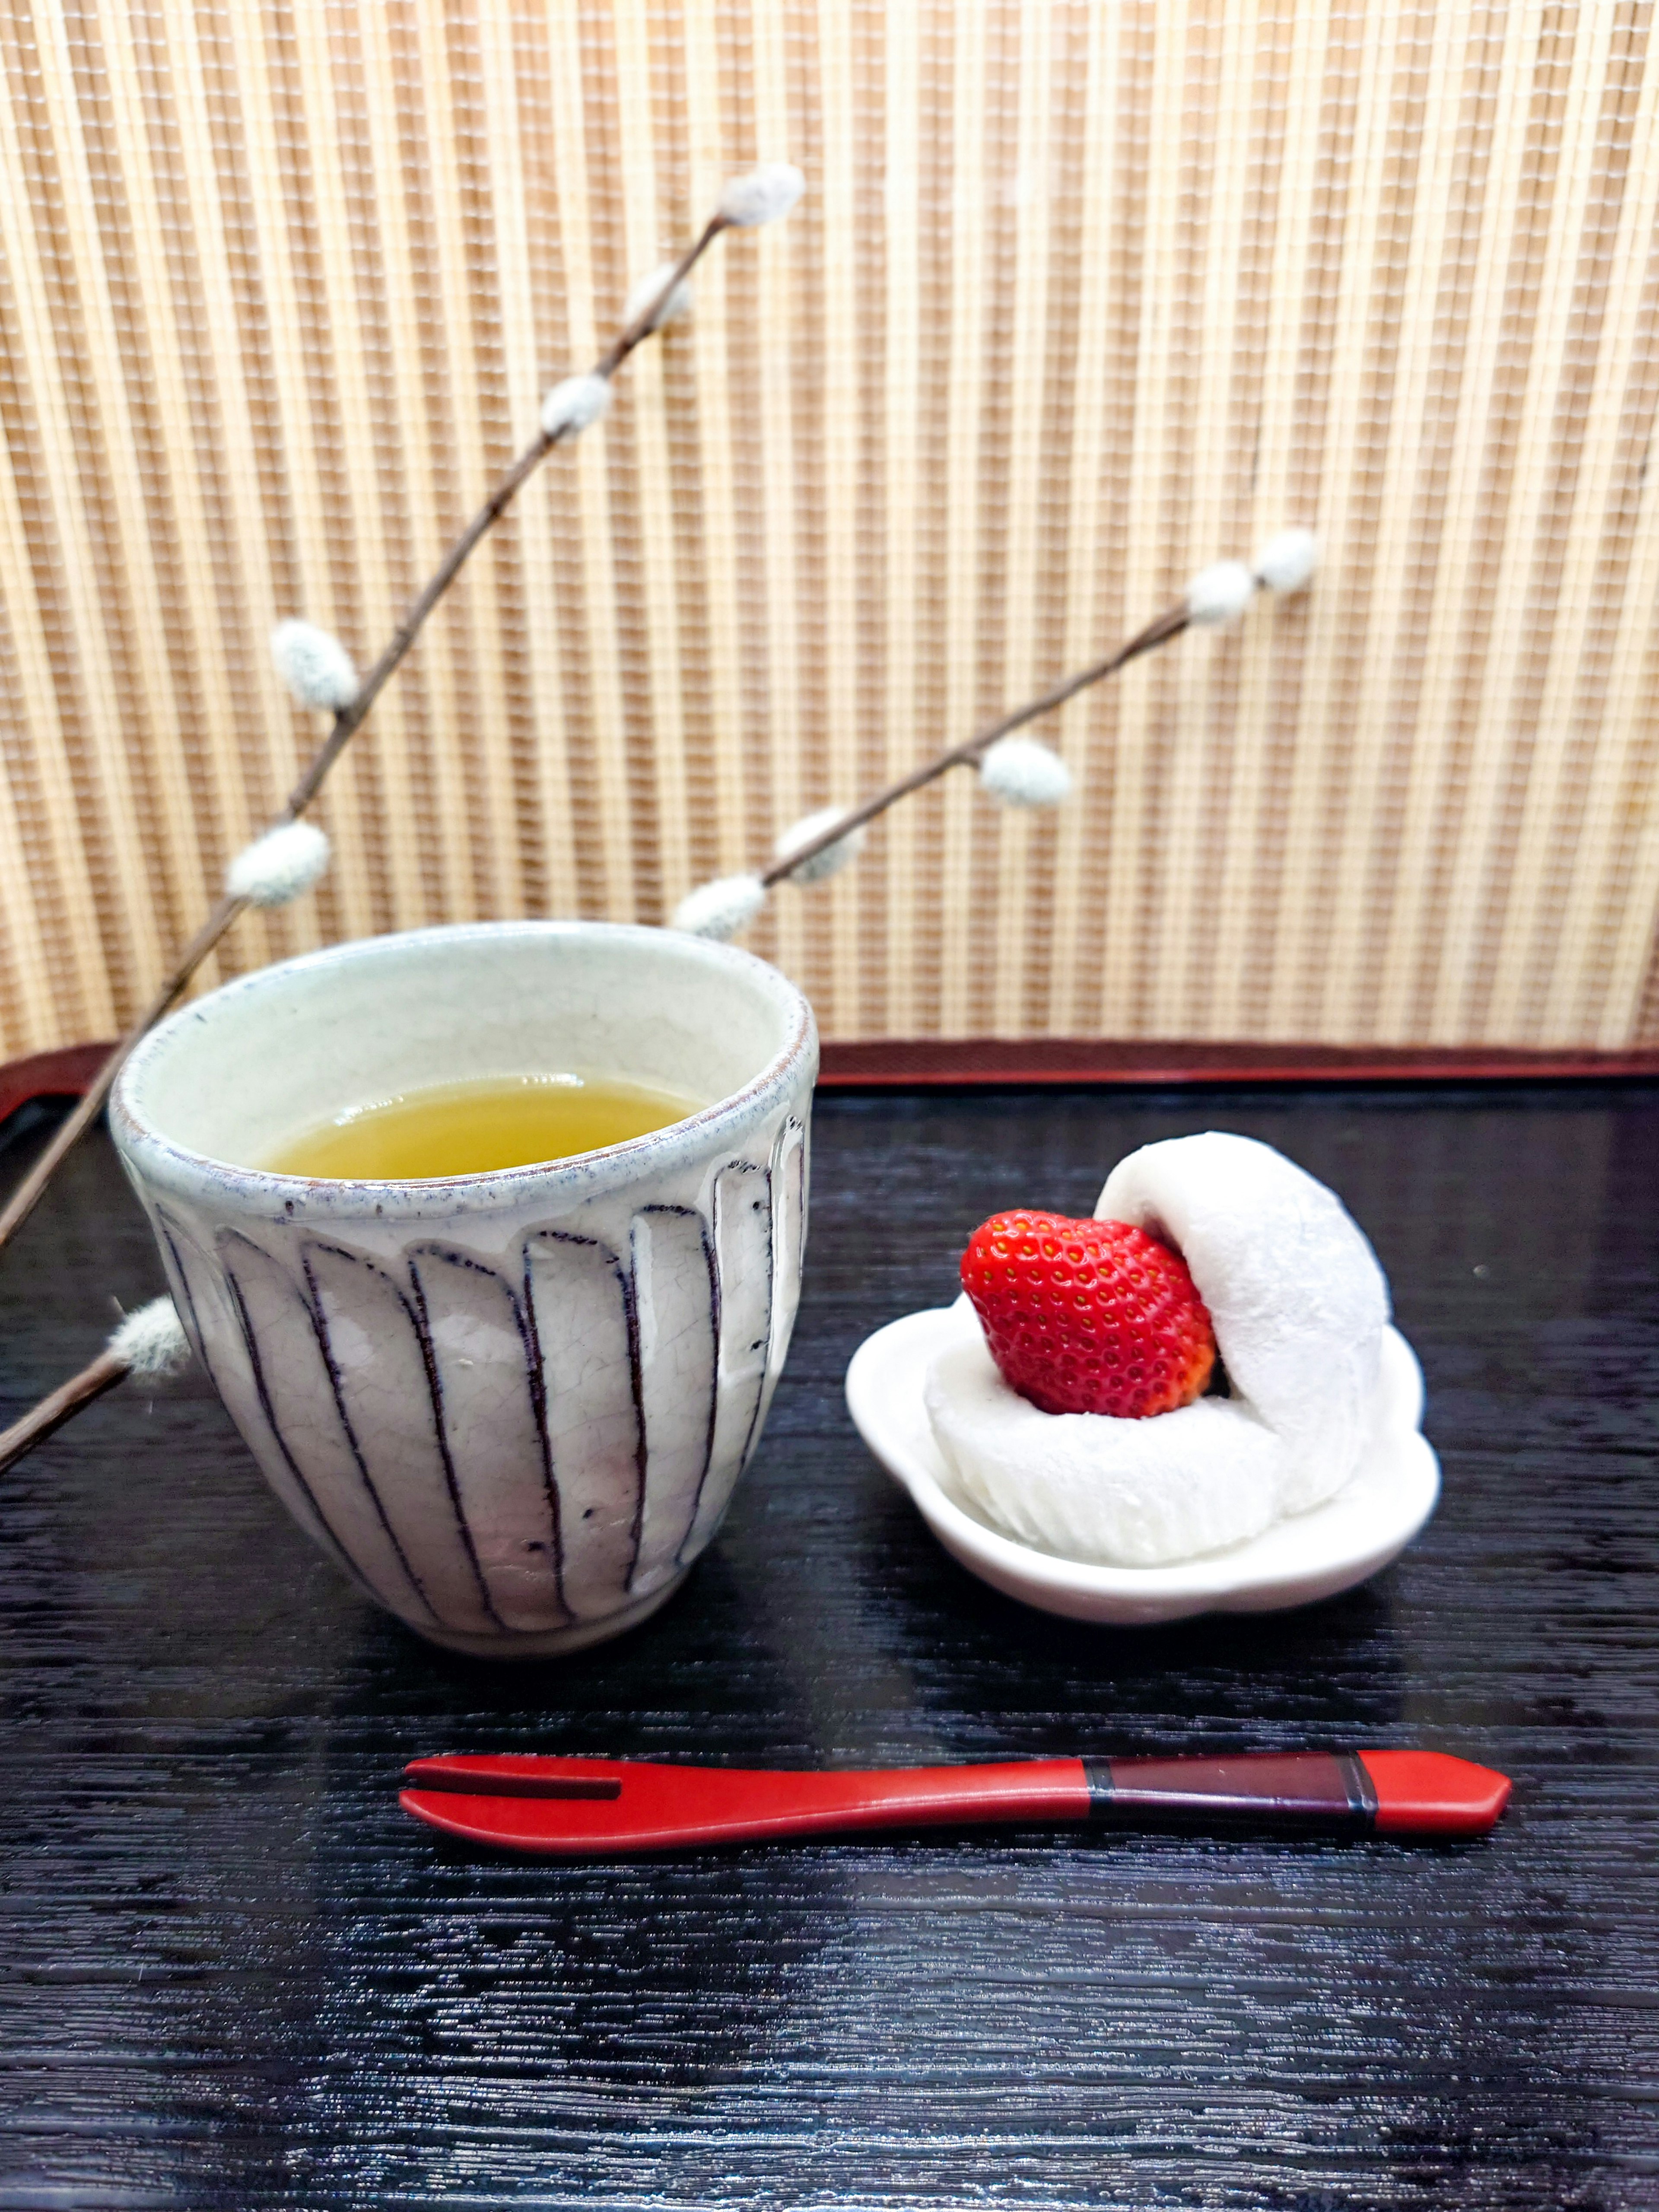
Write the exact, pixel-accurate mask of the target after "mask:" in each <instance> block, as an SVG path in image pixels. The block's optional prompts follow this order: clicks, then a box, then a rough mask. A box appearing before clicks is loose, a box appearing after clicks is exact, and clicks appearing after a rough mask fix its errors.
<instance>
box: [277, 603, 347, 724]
mask: <svg viewBox="0 0 1659 2212" xmlns="http://www.w3.org/2000/svg"><path fill="white" fill-rule="evenodd" d="M270 658H271V659H272V661H273V662H274V663H275V665H276V673H277V674H278V675H279V676H280V677H281V678H282V679H283V683H284V684H287V686H288V688H289V691H290V692H291V693H292V695H293V696H294V698H295V701H296V702H297V703H298V704H299V705H300V706H301V707H310V708H313V709H314V710H315V711H316V712H317V713H319V714H338V713H339V711H340V709H341V708H343V707H349V705H350V704H351V702H352V701H353V700H354V699H355V698H356V696H357V693H358V690H359V689H360V688H361V687H360V686H359V684H358V681H357V671H356V669H355V668H354V667H353V666H352V665H351V655H350V654H349V653H348V652H347V651H346V649H345V647H344V646H343V645H342V644H341V642H340V641H339V639H338V638H337V637H335V636H334V635H331V632H329V631H328V630H325V629H319V628H318V626H317V624H316V623H308V622H282V623H277V625H276V629H274V630H272V632H271V633H270Z"/></svg>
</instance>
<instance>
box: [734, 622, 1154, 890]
mask: <svg viewBox="0 0 1659 2212" xmlns="http://www.w3.org/2000/svg"><path fill="white" fill-rule="evenodd" d="M1190 620H1191V617H1190V616H1189V615H1188V611H1187V603H1186V601H1185V600H1184V599H1182V600H1180V601H1178V602H1177V603H1176V605H1174V606H1172V607H1166V608H1165V609H1164V612H1163V613H1162V614H1161V615H1155V616H1154V617H1152V621H1151V622H1149V623H1147V625H1146V628H1145V629H1140V630H1137V631H1136V632H1135V634H1134V635H1133V637H1132V638H1130V639H1129V640H1128V641H1127V642H1126V643H1125V644H1122V645H1121V646H1119V647H1118V648H1117V650H1116V651H1115V653H1108V654H1107V656H1106V658H1105V659H1104V660H1097V661H1096V662H1095V663H1094V665H1093V666H1092V667H1090V668H1082V669H1079V671H1078V672H1077V674H1076V675H1075V676H1067V677H1066V678H1064V680H1063V681H1062V682H1060V683H1059V684H1055V685H1054V689H1053V690H1049V691H1045V692H1044V693H1043V694H1042V697H1041V698H1038V699H1030V700H1028V701H1027V702H1026V703H1025V705H1024V706H1023V707H1016V708H1013V709H1012V711H1011V712H1010V713H1008V714H1000V715H999V716H998V717H997V719H996V720H995V721H994V722H987V724H986V725H985V726H984V728H983V729H981V730H975V732H974V734H973V736H972V737H971V738H963V742H962V743H961V744H959V745H952V746H951V750H949V751H948V752H943V753H939V754H936V755H935V757H933V759H932V760H930V761H924V762H923V763H922V764H921V767H920V768H913V769H911V771H910V773H909V775H902V776H901V777H900V778H899V780H898V781H897V782H896V783H890V784H889V785H888V786H887V787H886V789H885V790H884V791H878V792H876V793H874V794H873V796H872V797H871V798H869V799H862V800H860V803H859V805H856V806H849V807H848V810H847V811H846V813H845V814H842V815H841V816H840V817H838V818H837V819H836V821H834V822H831V823H826V825H825V826H824V828H823V829H821V830H820V831H819V832H818V834H817V836H816V837H814V838H812V839H811V841H810V842H808V843H806V844H804V845H800V846H798V847H797V848H795V849H794V850H793V851H792V852H790V853H788V854H785V855H784V856H783V857H782V858H781V859H779V860H774V861H773V863H772V865H771V866H770V867H769V868H763V869H762V871H761V876H760V879H761V881H762V883H763V884H766V885H767V887H768V888H770V887H771V885H772V884H777V883H781V882H782V881H783V879H784V878H785V877H786V876H793V874H794V872H795V871H796V870H797V869H798V868H799V866H801V863H802V862H803V861H805V860H813V859H816V857H817V854H820V853H822V852H823V851H824V850H825V849H826V848H828V847H829V846H831V845H838V844H840V842H841V841H842V838H843V837H846V836H850V835H851V834H852V832H853V831H854V829H862V827H863V826H864V824H865V823H866V822H873V821H874V820H875V818H876V817H877V815H878V814H884V813H885V812H886V811H887V809H888V808H889V807H890V806H892V805H896V803H897V801H898V800H899V799H908V797H909V795H910V793H912V792H913V791H920V790H921V788H922V787H923V785H924V784H929V783H932V782H933V779H934V778H935V777H936V776H941V775H944V774H945V770H946V769H953V768H959V767H960V766H961V765H962V763H963V762H964V761H972V760H977V759H978V757H979V756H980V755H981V753H983V752H987V751H988V750H990V748H991V747H992V746H993V745H994V744H995V743H996V741H997V739H998V738H1006V737H1007V736H1008V735H1009V733H1010V732H1012V731H1014V730H1018V729H1022V728H1024V725H1025V724H1026V723H1027V722H1034V721H1036V718H1037V716H1038V715H1039V714H1052V713H1053V712H1054V708H1056V707H1063V706H1064V705H1065V704H1066V701H1067V700H1068V699H1074V698H1075V697H1076V696H1077V695H1078V693H1079V691H1086V690H1088V688H1089V686H1090V685H1091V684H1098V683H1099V682H1100V681H1101V679H1102V678H1103V677H1106V676H1115V675H1116V673H1117V671H1118V670H1119V669H1120V668H1126V667H1127V665H1128V664H1129V663H1130V661H1132V660H1134V659H1138V658H1139V655H1140V654H1141V653H1150V652H1151V651H1152V647H1154V646H1158V645H1165V644H1167V643H1168V642H1169V641H1170V639H1171V638H1172V637H1179V636H1180V635H1181V633H1182V630H1184V629H1186V627H1187V625H1188V622H1189V621H1190Z"/></svg>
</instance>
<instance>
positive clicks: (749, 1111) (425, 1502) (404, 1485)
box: [110, 921, 817, 1657]
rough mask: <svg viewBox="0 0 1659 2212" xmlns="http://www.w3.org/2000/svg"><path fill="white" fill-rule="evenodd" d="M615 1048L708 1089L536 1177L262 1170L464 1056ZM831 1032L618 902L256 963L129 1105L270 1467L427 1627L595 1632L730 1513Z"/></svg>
mask: <svg viewBox="0 0 1659 2212" xmlns="http://www.w3.org/2000/svg"><path fill="white" fill-rule="evenodd" d="M569 1067H576V1068H589V1069H594V1070H598V1071H600V1072H603V1073H608V1074H612V1075H619V1076H625V1077H629V1078H632V1079H634V1080H635V1081H636V1082H640V1083H644V1084H647V1085H653V1086H656V1087H659V1088H661V1089H664V1090H669V1091H678V1092H680V1093H682V1094H689V1095H690V1096H691V1097H702V1098H708V1099H711V1100H714V1102H716V1103H713V1104H711V1105H709V1106H708V1107H706V1108H705V1109H703V1110H702V1111H701V1112H699V1113H696V1114H694V1115H691V1116H690V1118H689V1119H687V1120H685V1121H680V1122H677V1123H675V1124H674V1125H673V1126H672V1127H669V1128H666V1129H660V1130H658V1131H655V1132H653V1133H652V1134H651V1135H648V1136H644V1137H636V1138H633V1139H630V1140H629V1142H627V1143H625V1144H620V1145H612V1146H607V1147H606V1148H605V1150H603V1151H600V1152H586V1153H582V1154H580V1155H578V1156H576V1157H575V1158H570V1159H567V1160H561V1161H556V1162H553V1163H550V1164H547V1165H545V1166H540V1167H525V1168H515V1169H512V1170H507V1171H505V1172H502V1173H499V1174H489V1175H471V1176H455V1177H453V1178H452V1179H448V1180H444V1181H438V1180H431V1181H423V1182H413V1181H410V1182H353V1181H344V1180H341V1181H320V1180H319V1181H313V1180H311V1179H308V1178H306V1177H302V1176H283V1175H274V1174H271V1173H270V1172H269V1171H266V1170H261V1169H260V1168H259V1167H258V1166H257V1165H253V1164H251V1163H255V1162H258V1160H260V1159H262V1158H269V1157H270V1154H271V1153H272V1152H275V1151H276V1150H277V1149H278V1148H279V1147H280V1146H282V1144H283V1142H284V1140H286V1139H289V1138H291V1137H293V1136H295V1135H296V1134H297V1133H300V1132H301V1130H303V1129H305V1128H307V1127H313V1126H314V1125H316V1124H317V1123H319V1122H320V1121H325V1120H326V1119H328V1118H329V1117H330V1116H331V1115H335V1114H337V1113H340V1112H343V1111H344V1110H346V1109H349V1108H350V1107H353V1106H356V1105H361V1104H362V1103H365V1102H366V1101H368V1100H370V1099H373V1098H374V1097H386V1095H388V1094H389V1093H392V1092H395V1091H403V1090H407V1089H409V1088H410V1087H411V1086H412V1085H420V1084H425V1083H434V1082H443V1081H447V1080H451V1079H456V1078H459V1077H463V1076H466V1077H471V1076H486V1075H514V1074H527V1073H550V1072H553V1071H555V1070H558V1069H562V1068H569ZM816 1073H817V1035H816V1032H815V1030H814V1028H813V1023H812V1015H811V1009H810V1008H809V1006H807V1004H806V1001H805V999H803V998H802V997H801V995H800V994H799V992H798V991H797V990H796V989H795V988H794V987H793V985H791V984H790V983H788V982H787V981H785V979H784V978H783V977H782V976H781V975H779V974H778V973H777V972H776V970H775V969H772V968H769V967H768V966H767V965H766V964H765V963H764V962H763V961H760V960H757V959H755V958H754V957H752V956H751V955H750V954H749V953H746V952H740V951H736V950H734V949H733V948H732V947H731V946H729V945H713V944H709V943H707V942H705V941H704V940H702V939H698V938H694V937H688V936H684V935H679V934H676V933H672V932H670V931H665V930H658V929H639V928H632V927H623V926H619V925H615V924H611V923H605V922H540V921H519V922H497V923H481V924H468V925H465V926H462V927H454V928H445V929H424V930H416V931H412V932H410V933H408V934H407V935H404V936H395V937H379V938H369V939H363V940H362V941H359V942H357V943H355V944H350V945H340V946H337V947H336V948H335V949H333V950H332V951H326V952H318V953H313V954H310V955H308V956H307V957H304V958H302V959H298V960H289V961H284V962H283V963H280V964H279V965H277V966H275V967H270V968H265V969H260V970H259V971H258V973H257V974H254V975H246V976H243V977H242V978H241V979H240V981H236V982H234V983H228V984H227V985H225V986H224V987H223V988H222V989H221V990H217V991H215V992H212V993H211V994H209V995H208V996H207V997H205V998H204V999H201V1000H197V1001H196V1002H195V1003H194V1004H192V1005H191V1006H185V1007H184V1008H182V1009H181V1010H180V1011H179V1012H177V1013H175V1014H173V1016H172V1017H171V1018H169V1019H168V1020H167V1021H166V1022H164V1023H162V1024H161V1026H160V1027H159V1028H157V1029H156V1030H154V1031H152V1033H151V1034H150V1035H149V1036H148V1037H147V1038H146V1039H145V1040H144V1042H143V1043H142V1044H141V1045H140V1046H139V1047H138V1048H137V1051H136V1052H135V1053H134V1054H133V1055H132V1057H131V1060H128V1062H127V1064H126V1066H125V1068H124V1069H123V1070H122V1072H121V1076H120V1079H119V1081H118V1083H117V1085H116V1087H115V1092H114V1097H113V1098H112V1103H111V1108H110V1121H111V1127H112V1130H113V1133H114V1137H115V1142H116V1145H117V1147H118V1150H119V1152H120V1155H121V1158H122V1161H123V1163H124V1164H125V1168H126V1171H127V1174H128V1176H129V1177H130V1178H131V1182H132V1183H133V1186H134V1188H136V1189H137V1193H138V1196H139V1198H140V1200H142V1201H143V1206H144V1210H145V1212H147V1213H148V1215H149V1219H150V1224H151V1226H152V1227H153V1228H154V1230H155V1236H156V1240H157V1243H159V1244H160V1247H161V1257H162V1261H163V1263H164V1264H165V1266H166V1268H167V1276H168V1279H169V1281H170V1282H171V1284H172V1286H173V1297H174V1299H175V1300H176V1302H177V1304H178V1307H179V1316H180V1318H181V1319H182V1320H183V1322H184V1324H185V1328H186V1330H187V1331H188V1332H189V1334H190V1337H191V1342H192V1344H193V1345H194V1346H195V1347H196V1350H197V1353H198V1354H199V1356H200V1358H201V1359H202V1362H203V1364H204V1366H205V1367H206V1369H207V1370H208V1372H209V1374H210V1375H211V1376H212V1377H213V1380H214V1383H215V1384H216V1387H217V1389H218V1391H219V1394H220V1395H221V1396H222V1398H223V1400H224V1401H225V1404H226V1406H227V1407H228V1409H229V1412H230V1415H231V1418H232V1419H233V1420H234V1422H235V1424H236V1425H237V1427H238V1428H239V1429H240V1431H241V1433H242V1435H243V1437H245V1438H246V1442H247V1443H248V1446H249V1449H251V1450H252V1453H253V1455H254V1457H255V1458H256V1459H257V1460H258V1462H259V1464H260V1466H261V1468H263V1469H264V1473H265V1475H266V1477H267V1478H268V1480H270V1485H271V1487H272V1488H273V1489H274V1490H275V1491H276V1493H277V1495H278V1496H279V1497H280V1498H282V1500H283V1504H285V1505H286V1506H287V1507H288V1509H289V1511H290V1512H291V1513H292V1514H293V1515H294V1516H295V1519H296V1520H297V1521H298V1522H300V1524H301V1527H302V1528H304V1529H306V1530H307V1533H308V1534H310V1535H311V1536H313V1538H314V1539H315V1540H316V1541H317V1542H318V1543H319V1544H320V1545H321V1546H322V1547H323V1548H324V1549H325V1551H326V1552H328V1553H331V1556H332V1557H333V1558H334V1559H336V1560H337V1562H338V1563H339V1564H340V1565H343V1567H345V1569H346V1570H347V1571H348V1572H349V1574H350V1575H351V1576H352V1577H353V1579H354V1580H355V1581H356V1583H358V1584H359V1586H360V1587H361V1588H362V1589H363V1590H364V1591H366V1592H367V1594H368V1595H369V1596H371V1597H372V1598H374V1600H376V1601H377V1602H378V1603H380V1605H383V1606H385V1607H386V1608H387V1609H388V1610H389V1611H390V1612H392V1613H396V1614H397V1615H398V1618H399V1619H400V1620H404V1621H407V1622H408V1624H409V1626H410V1627H411V1628H414V1629H416V1630H418V1631H419V1632H420V1633H421V1634H422V1636H425V1637H428V1638H431V1639H432V1640H433V1641H434V1642H435V1643H438V1644H447V1645H449V1646H450V1647H451V1648H452V1649H453V1650H459V1651H467V1652H473V1653H477V1654H481V1655H484V1656H503V1657H512V1656H536V1655H538V1654H542V1653H548V1652H558V1651H569V1650H576V1649H578V1648H579V1647H580V1646H581V1645H583V1644H594V1643H598V1642H599V1641H600V1640H601V1639H602V1638H605V1637H608V1636H614V1635H616V1634H617V1633H618V1632H620V1631H621V1630H623V1629H624V1628H628V1627H630V1626H632V1625H633V1624H634V1623H635V1622H636V1621H639V1620H643V1619H644V1618H645V1617H646V1616H647V1614H648V1613H653V1612H654V1611H655V1610H656V1608H657V1607H659V1605H661V1604H662V1603H663V1602H664V1601H665V1599H666V1598H667V1597H668V1596H669V1595H671V1593H672V1591H673V1590H674V1589H676V1587H677V1586H678V1583H680V1582H681V1581H682V1580H683V1579H684V1576H685V1574H686V1573H687V1571H688V1570H689V1569H690V1565H691V1563H692V1561H693V1560H694V1559H696V1556H697V1554H698V1553H700V1552H701V1551H702V1548H703V1547H704V1546H705V1545H706V1544H707V1543H708V1541H709V1539H710V1538H711V1537H712V1536H713V1535H714V1531H715V1529H716V1528H718V1527H719V1525H720V1517H721V1516H722V1515H723V1514H724V1512H725V1510H726V1504H727V1503H728V1501H729V1499H730V1498H731V1495H732V1487H733V1486H734V1485H735V1483H736V1481H737V1480H738V1475H739V1474H741V1473H742V1472H743V1469H744V1465H745V1464H746V1462H748V1460H749V1458H750V1455H751V1454H752V1452H753V1451H754V1449H755V1445H756V1443H757V1441H758V1439H759V1437H760V1433H761V1427H762V1424H763V1422H764V1420H765V1419H766V1412H767V1407H768V1405H769V1401H770V1399H771V1395H772V1392H773V1389H774V1388H775V1385H776V1383H777V1379H778V1374H779V1370H781V1366H782V1364H783V1358H784V1354H785V1352H787V1349H788V1345H789V1334H790V1329H791V1328H792V1326H793V1322H794V1316H795V1308H796V1304H797V1301H798V1298H799V1289H800V1265H801V1251H802V1245H803V1242H804V1239H805V1229H806V1176H807V1131H808V1122H809V1116H810V1113H811V1094H812V1083H813V1079H814V1077H815V1075H816Z"/></svg>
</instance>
